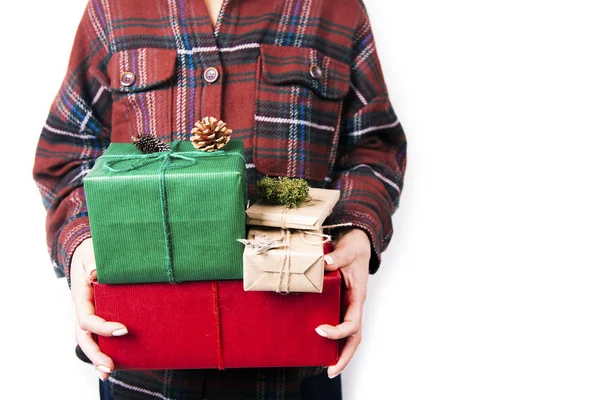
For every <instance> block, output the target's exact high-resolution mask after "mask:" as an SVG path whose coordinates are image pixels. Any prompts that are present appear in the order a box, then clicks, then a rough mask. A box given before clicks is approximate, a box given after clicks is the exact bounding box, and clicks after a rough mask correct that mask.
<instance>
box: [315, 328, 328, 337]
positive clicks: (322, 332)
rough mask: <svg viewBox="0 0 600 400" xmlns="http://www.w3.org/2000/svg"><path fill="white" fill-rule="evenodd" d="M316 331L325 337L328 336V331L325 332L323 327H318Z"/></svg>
mask: <svg viewBox="0 0 600 400" xmlns="http://www.w3.org/2000/svg"><path fill="white" fill-rule="evenodd" d="M315 332H317V333H318V334H319V336H323V337H327V332H325V331H324V330H323V329H321V328H316V329H315Z"/></svg>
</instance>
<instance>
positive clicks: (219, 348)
mask: <svg viewBox="0 0 600 400" xmlns="http://www.w3.org/2000/svg"><path fill="white" fill-rule="evenodd" d="M212 293H213V313H214V314H215V324H216V326H217V356H218V358H219V370H221V371H223V370H224V369H225V363H224V361H223V341H222V340H221V308H220V307H219V287H218V286H217V282H216V281H213V282H212Z"/></svg>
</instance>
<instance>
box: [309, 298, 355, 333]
mask: <svg viewBox="0 0 600 400" xmlns="http://www.w3.org/2000/svg"><path fill="white" fill-rule="evenodd" d="M362 307H363V303H362V302H361V301H360V300H359V299H358V298H357V296H355V298H351V299H350V303H349V304H348V309H347V310H346V315H344V321H343V322H342V323H341V324H339V325H337V326H331V325H321V326H319V327H318V328H317V329H316V332H317V333H318V334H319V335H321V336H323V337H325V338H327V339H331V340H339V339H344V338H347V337H350V336H353V335H356V334H357V333H358V332H360V328H361V321H362Z"/></svg>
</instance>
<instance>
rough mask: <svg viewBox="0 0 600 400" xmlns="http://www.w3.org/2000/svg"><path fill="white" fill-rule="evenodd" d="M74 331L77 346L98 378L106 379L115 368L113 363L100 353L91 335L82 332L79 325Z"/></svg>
mask: <svg viewBox="0 0 600 400" xmlns="http://www.w3.org/2000/svg"><path fill="white" fill-rule="evenodd" d="M76 329H77V331H76V338H77V344H79V347H81V350H82V351H83V352H84V353H85V355H86V356H87V357H88V358H89V359H90V361H91V362H92V363H93V364H94V368H95V369H96V372H97V373H98V377H99V378H100V379H102V380H103V381H104V380H106V379H108V376H109V375H110V373H111V372H112V371H113V370H114V368H115V365H114V363H113V361H112V360H111V358H110V357H108V356H107V355H106V354H104V353H102V351H100V347H98V344H97V343H96V342H95V341H94V339H93V338H92V334H91V333H89V332H86V331H84V330H83V329H81V327H79V325H77V328H76Z"/></svg>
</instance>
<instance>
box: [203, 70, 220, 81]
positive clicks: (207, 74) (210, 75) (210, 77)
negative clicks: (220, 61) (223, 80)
mask: <svg viewBox="0 0 600 400" xmlns="http://www.w3.org/2000/svg"><path fill="white" fill-rule="evenodd" d="M217 79H219V70H218V69H216V68H215V67H209V68H206V71H204V80H205V81H206V82H208V83H213V82H216V81H217Z"/></svg>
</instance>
